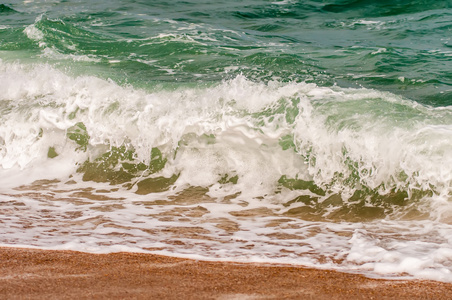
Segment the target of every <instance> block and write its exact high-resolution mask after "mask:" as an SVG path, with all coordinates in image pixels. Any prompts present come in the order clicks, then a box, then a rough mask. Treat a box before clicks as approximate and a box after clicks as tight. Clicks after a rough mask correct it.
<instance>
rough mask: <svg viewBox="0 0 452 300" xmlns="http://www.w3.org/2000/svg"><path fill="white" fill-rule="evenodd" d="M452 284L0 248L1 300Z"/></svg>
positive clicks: (375, 294)
mask: <svg viewBox="0 0 452 300" xmlns="http://www.w3.org/2000/svg"><path fill="white" fill-rule="evenodd" d="M451 298H452V284H448V283H441V282H434V281H388V280H375V279H369V278H366V277H363V276H361V275H353V274H346V273H339V272H335V271H324V270H316V269H307V268H301V267H294V266H271V265H262V264H242V263H240V264H238V263H222V262H205V261H196V260H189V259H180V258H171V257H165V256H158V255H149V254H134V253H115V254H87V253H79V252H73V251H45V250H32V249H21V248H0V299H220V300H224V299H329V300H331V299H451Z"/></svg>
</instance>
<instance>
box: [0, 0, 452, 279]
mask: <svg viewBox="0 0 452 300" xmlns="http://www.w3.org/2000/svg"><path fill="white" fill-rule="evenodd" d="M451 37H452V3H451V2H450V1H423V0H408V1H399V0H393V1H386V0H383V1H367V0H335V1H334V0H331V1H326V0H324V1H320V0H319V1H295V0H283V1H263V0H245V1H226V2H217V3H215V2H214V1H195V0H188V1H116V0H114V1H100V0H98V1H75V0H73V1H72V0H69V1H63V0H61V1H58V0H54V1H33V0H25V1H9V2H3V3H1V4H0V184H1V185H0V186H1V187H0V205H1V206H0V212H1V214H0V227H3V229H2V230H1V231H0V243H1V244H2V245H5V246H7V245H12V246H27V247H40V248H46V249H74V250H81V251H88V252H110V251H151V252H154V253H162V254H168V255H179V256H188V257H196V258H201V259H212V260H235V261H237V260H240V261H263V262H274V263H291V264H301V265H309V266H314V267H322V268H332V269H338V270H343V271H352V272H360V273H363V274H366V275H368V276H376V277H394V276H395V277H404V278H405V277H406V278H429V279H434V280H442V281H452V41H451Z"/></svg>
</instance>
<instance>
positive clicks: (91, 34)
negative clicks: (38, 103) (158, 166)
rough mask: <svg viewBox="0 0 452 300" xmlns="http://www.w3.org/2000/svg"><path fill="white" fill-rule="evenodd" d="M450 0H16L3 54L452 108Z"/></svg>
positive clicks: (127, 76)
mask: <svg viewBox="0 0 452 300" xmlns="http://www.w3.org/2000/svg"><path fill="white" fill-rule="evenodd" d="M451 6H452V4H451V3H450V1H421V0H410V1H364V0H363V1H343V0H342V1H339V0H337V1H292V0H286V1H248V0H247V1H227V2H221V3H218V2H216V3H215V2H213V1H24V2H22V1H12V2H6V3H3V4H1V10H0V16H1V21H0V51H1V52H0V57H1V58H2V59H3V60H4V61H16V60H19V61H23V62H33V63H36V62H47V63H50V64H51V65H53V66H57V67H58V68H61V69H63V70H67V72H69V73H72V74H77V75H79V74H92V75H95V76H100V77H101V78H106V79H107V78H110V79H113V80H114V81H116V82H118V83H120V84H131V85H133V86H135V87H138V88H145V89H154V88H156V87H159V86H160V87H161V86H163V87H166V86H175V85H176V86H178V85H180V84H185V85H193V84H195V85H210V84H212V83H216V82H219V81H221V80H225V79H230V78H234V77H235V76H237V75H238V74H243V75H244V76H246V77H247V78H249V79H251V80H256V81H264V82H265V81H270V80H278V81H286V82H289V81H297V82H301V81H303V82H313V83H316V84H318V85H320V86H333V85H338V86H341V87H366V88H374V89H378V90H383V91H390V92H392V93H395V94H398V95H402V96H404V97H407V98H409V99H411V100H414V101H417V102H419V103H422V104H425V105H431V106H435V107H438V106H447V105H451V104H452V102H451V101H452V100H451V98H452V97H451V95H452V94H451V93H452V92H451V84H452V73H451V70H452V66H451V64H452V59H451V55H452V49H451V47H452V46H451V41H450V36H451V30H452V25H451V21H450V20H451V15H452V7H451Z"/></svg>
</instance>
